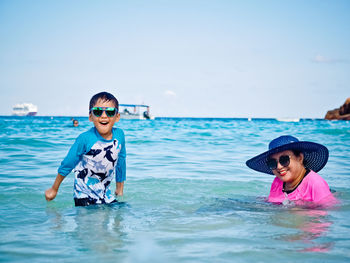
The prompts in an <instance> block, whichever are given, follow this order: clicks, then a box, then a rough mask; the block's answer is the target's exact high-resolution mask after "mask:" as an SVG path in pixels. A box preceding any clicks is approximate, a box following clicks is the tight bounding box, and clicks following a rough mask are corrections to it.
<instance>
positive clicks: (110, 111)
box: [90, 107, 118, 117]
mask: <svg viewBox="0 0 350 263" xmlns="http://www.w3.org/2000/svg"><path fill="white" fill-rule="evenodd" d="M90 112H92V114H93V115H94V116H96V117H101V116H102V114H103V112H105V113H106V115H107V117H114V116H115V115H116V114H117V113H118V110H117V109H116V108H112V107H93V108H91V110H90Z"/></svg>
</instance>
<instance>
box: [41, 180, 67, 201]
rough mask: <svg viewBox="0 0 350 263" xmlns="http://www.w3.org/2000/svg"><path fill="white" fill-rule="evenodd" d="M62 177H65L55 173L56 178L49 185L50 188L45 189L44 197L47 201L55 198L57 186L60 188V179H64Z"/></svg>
mask: <svg viewBox="0 0 350 263" xmlns="http://www.w3.org/2000/svg"><path fill="white" fill-rule="evenodd" d="M64 178H65V176H63V175H60V174H57V176H56V180H55V182H54V183H53V185H52V186H51V188H49V189H47V190H46V191H45V198H46V200H47V201H51V200H53V199H55V197H56V195H57V192H58V188H60V185H61V183H62V181H63V180H64Z"/></svg>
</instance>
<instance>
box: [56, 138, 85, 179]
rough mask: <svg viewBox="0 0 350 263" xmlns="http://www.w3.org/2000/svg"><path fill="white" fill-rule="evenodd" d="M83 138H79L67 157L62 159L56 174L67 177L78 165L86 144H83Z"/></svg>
mask: <svg viewBox="0 0 350 263" xmlns="http://www.w3.org/2000/svg"><path fill="white" fill-rule="evenodd" d="M83 138H84V137H83V136H81V135H80V136H79V137H78V138H77V139H76V140H75V142H74V144H73V145H72V147H71V148H70V150H69V152H68V154H67V156H66V157H65V158H64V160H63V161H62V162H61V165H60V167H59V168H58V173H59V174H61V175H63V176H67V175H68V174H69V173H70V172H71V171H72V170H73V169H74V167H75V166H76V165H77V164H78V162H79V161H80V158H81V156H82V155H83V153H84V151H85V147H86V144H85V143H84V139H83Z"/></svg>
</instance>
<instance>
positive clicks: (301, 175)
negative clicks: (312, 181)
mask: <svg viewBox="0 0 350 263" xmlns="http://www.w3.org/2000/svg"><path fill="white" fill-rule="evenodd" d="M305 173H306V169H305V167H303V168H302V169H300V172H299V175H298V176H297V177H296V178H295V180H294V181H293V182H290V183H286V184H285V190H286V191H291V190H294V189H295V188H296V187H297V186H298V184H299V183H300V181H301V180H303V178H304V176H305Z"/></svg>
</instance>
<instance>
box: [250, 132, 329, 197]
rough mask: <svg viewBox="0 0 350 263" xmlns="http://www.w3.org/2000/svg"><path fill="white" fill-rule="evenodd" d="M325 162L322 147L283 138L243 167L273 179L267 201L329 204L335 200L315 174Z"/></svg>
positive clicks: (288, 137) (291, 138)
mask: <svg viewBox="0 0 350 263" xmlns="http://www.w3.org/2000/svg"><path fill="white" fill-rule="evenodd" d="M327 161H328V149H327V148H326V147H325V146H323V145H321V144H318V143H314V142H307V141H299V140H298V139H297V138H295V137H293V136H289V135H285V136H281V137H278V138H276V139H274V140H272V141H271V142H270V144H269V150H268V151H266V152H264V153H262V154H259V155H258V156H256V157H254V158H252V159H250V160H248V161H247V162H246V164H247V166H248V167H249V168H251V169H253V170H256V171H259V172H263V173H267V174H273V175H275V176H276V177H275V179H274V181H273V183H272V185H271V190H270V194H269V198H268V201H269V202H273V203H284V202H285V200H292V201H309V202H315V203H328V202H332V203H333V202H334V201H336V199H335V198H334V196H333V195H332V193H331V191H330V189H329V187H328V184H327V182H326V181H325V180H324V179H323V178H322V177H321V176H320V175H319V174H317V172H318V171H320V170H321V169H322V168H323V167H324V166H325V165H326V163H327Z"/></svg>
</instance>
